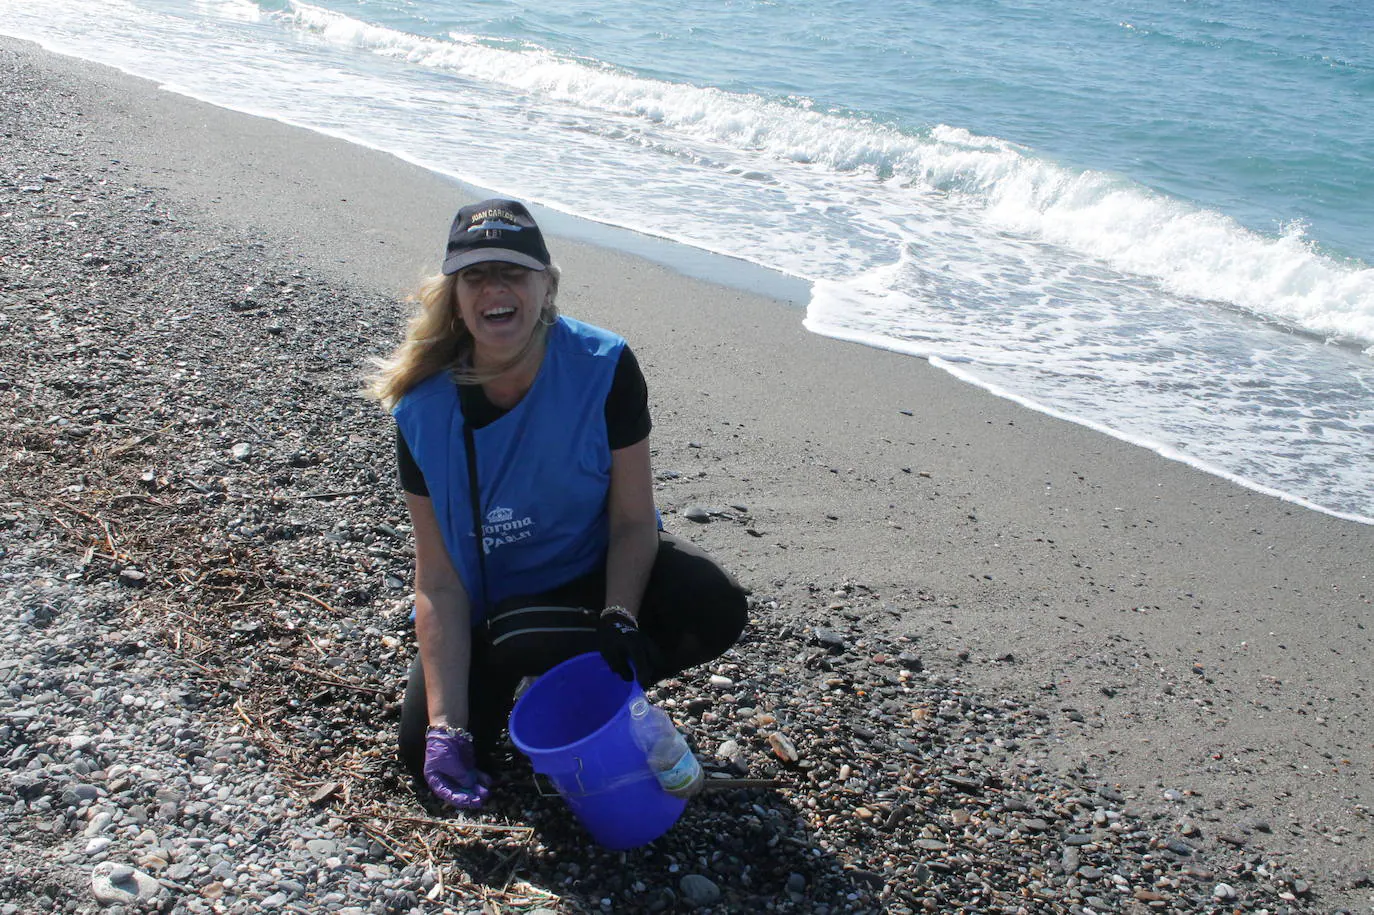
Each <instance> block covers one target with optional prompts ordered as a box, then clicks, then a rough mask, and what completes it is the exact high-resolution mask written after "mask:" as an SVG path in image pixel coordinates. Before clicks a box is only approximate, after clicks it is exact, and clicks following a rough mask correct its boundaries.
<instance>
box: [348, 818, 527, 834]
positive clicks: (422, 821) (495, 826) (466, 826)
mask: <svg viewBox="0 0 1374 915" xmlns="http://www.w3.org/2000/svg"><path fill="white" fill-rule="evenodd" d="M343 819H345V820H348V821H350V822H359V823H361V822H363V821H364V820H368V819H373V820H386V821H388V822H390V823H408V824H411V825H414V826H433V827H435V828H436V829H457V830H472V831H474V832H504V833H508V834H510V835H525V836H530V835H533V834H534V827H533V826H503V825H501V824H499V823H464V822H459V821H457V820H436V819H433V818H431V817H413V816H406V815H405V814H397V813H369V814H346V815H345V816H344V817H343ZM364 826H366V824H364Z"/></svg>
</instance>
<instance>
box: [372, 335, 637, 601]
mask: <svg viewBox="0 0 1374 915" xmlns="http://www.w3.org/2000/svg"><path fill="white" fill-rule="evenodd" d="M624 346H625V341H624V340H623V339H622V338H621V337H619V336H617V335H615V334H613V333H611V332H610V331H606V330H602V329H601V328H599V327H593V326H592V325H590V324H584V323H583V322H581V321H576V320H573V319H572V318H567V317H560V318H559V319H558V321H557V322H556V323H555V324H554V326H553V327H551V328H549V335H548V342H547V346H546V349H545V352H544V361H543V363H542V364H541V365H540V367H539V374H538V375H536V376H535V379H534V384H533V386H531V387H530V389H529V391H528V392H527V393H526V394H525V396H524V398H523V399H521V401H520V402H519V403H518V404H516V405H515V407H514V408H512V409H511V410H510V412H508V413H506V414H505V415H503V416H501V417H500V418H499V419H497V420H495V421H494V422H492V423H490V424H488V425H486V426H483V427H482V428H480V429H473V430H472V432H473V438H474V442H475V445H476V452H477V483H478V488H479V497H480V504H479V505H478V510H479V514H480V517H481V522H482V533H481V538H480V539H481V544H480V546H481V548H482V549H483V550H484V552H485V556H484V561H485V567H486V588H485V600H484V595H483V586H482V575H481V571H480V569H481V566H479V565H478V558H477V550H478V548H479V544H478V538H477V537H476V536H474V531H473V514H472V500H471V495H470V489H469V483H468V461H467V454H466V450H465V446H464V443H463V423H464V419H463V411H462V409H461V407H460V406H459V401H458V386H457V385H456V384H455V383H454V381H453V378H452V376H451V375H450V374H449V373H448V372H439V373H438V374H436V375H432V376H430V377H429V378H427V379H425V380H424V381H422V382H420V384H418V385H416V386H415V387H414V388H412V389H411V390H410V391H408V392H407V393H406V395H405V396H404V397H402V398H401V400H400V401H399V402H398V403H397V404H396V407H395V408H394V409H393V410H392V414H393V415H394V416H395V418H396V422H397V424H398V425H399V426H400V429H401V434H402V435H403V436H404V437H405V441H406V445H407V447H409V448H410V452H411V454H412V455H413V456H414V458H415V463H416V464H417V465H418V466H419V468H420V472H421V473H422V474H424V478H425V485H426V486H427V487H428V488H429V495H430V499H431V501H432V502H433V504H434V514H435V516H436V518H437V519H438V522H439V531H440V533H441V534H442V535H443V538H444V546H445V547H446V548H447V549H448V555H449V558H450V559H451V560H452V561H453V567H454V569H456V570H457V572H458V575H459V577H461V578H462V580H463V586H464V587H465V588H466V589H467V592H468V598H469V600H470V602H471V604H472V623H473V625H476V624H478V623H479V622H481V621H482V620H483V619H484V618H485V617H486V615H487V611H488V609H489V607H488V606H487V601H490V603H491V604H496V603H498V602H500V601H501V600H503V599H505V598H507V597H513V596H515V595H520V594H535V593H538V592H540V591H546V590H548V589H550V588H554V587H557V586H558V585H561V584H565V583H567V582H569V581H571V580H572V579H574V578H577V577H578V576H580V575H584V574H586V573H588V572H591V571H593V570H594V569H596V568H598V567H599V566H600V565H601V564H602V563H604V562H605V558H606V548H607V543H608V539H609V521H608V518H607V514H606V499H607V494H608V492H609V490H610V483H611V450H610V445H609V444H608V443H607V441H606V414H605V404H606V395H607V394H608V393H609V392H610V389H611V382H612V380H613V379H614V377H615V369H616V365H617V363H618V362H619V360H620V351H621V349H623V348H624Z"/></svg>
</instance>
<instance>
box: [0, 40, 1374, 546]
mask: <svg viewBox="0 0 1374 915" xmlns="http://www.w3.org/2000/svg"><path fill="white" fill-rule="evenodd" d="M5 37H6V39H7V40H12V41H28V39H13V38H8V36H5ZM40 47H42V45H41V43H40ZM43 50H44V52H45V53H48V54H54V55H57V56H59V57H63V58H65V59H67V60H69V61H72V62H73V63H74V64H78V65H81V66H88V67H96V68H100V69H108V70H111V71H113V72H117V73H119V74H121V75H122V76H123V77H125V78H127V79H130V80H135V81H137V82H140V83H144V84H147V85H151V86H155V87H156V88H157V91H158V92H159V93H165V94H168V95H172V96H177V97H180V98H182V99H185V100H187V101H189V102H191V103H194V104H195V105H205V106H208V107H210V108H213V109H215V110H218V111H225V112H231V113H233V114H235V115H238V116H241V117H245V118H251V119H253V120H256V121H262V122H266V123H269V124H276V125H278V126H279V127H282V128H285V129H287V130H288V131H305V132H307V133H310V134H314V135H316V136H319V137H320V138H322V139H324V140H328V141H331V142H336V143H342V144H345V145H347V146H348V147H350V148H354V149H357V150H361V151H365V152H367V153H368V154H371V155H373V156H380V157H383V159H384V160H389V161H392V162H396V163H402V164H403V165H404V166H405V167H406V168H407V169H414V170H418V171H419V172H421V173H423V174H424V175H426V176H428V182H427V183H434V182H438V183H441V184H443V185H446V186H448V187H451V188H456V189H457V192H458V194H459V197H458V198H457V199H461V200H479V199H482V198H484V197H488V196H500V195H499V194H498V193H497V192H495V191H492V190H490V189H487V188H483V187H480V186H478V185H474V184H472V183H471V182H469V181H467V180H465V179H463V178H460V177H457V176H455V175H451V174H448V173H445V172H443V171H439V170H436V169H433V168H431V167H429V166H426V165H421V164H419V163H417V162H415V161H413V160H412V159H411V158H410V157H407V156H405V155H404V154H401V153H397V152H393V151H389V150H386V149H383V148H381V147H378V146H373V145H369V144H367V143H364V142H361V141H359V140H356V139H353V138H350V137H346V136H344V135H342V134H340V133H335V132H330V131H327V130H322V129H319V128H313V127H306V126H301V125H297V124H294V123H292V122H290V121H289V120H284V119H281V118H278V117H276V116H273V115H260V114H256V113H253V112H251V111H246V110H242V109H238V108H233V107H226V106H223V105H221V104H218V103H215V102H212V101H208V100H205V99H202V98H200V97H199V96H196V95H194V94H191V93H188V92H184V91H182V90H180V89H176V88H172V87H162V86H158V85H157V83H156V82H155V81H153V80H149V79H147V78H145V77H141V76H138V75H136V74H133V73H130V72H128V71H125V70H122V69H119V68H116V67H112V66H109V65H106V64H100V63H95V62H92V61H89V60H87V59H85V58H82V57H79V56H74V55H68V54H66V53H64V52H61V51H57V50H52V49H48V48H46V47H44V48H43ZM530 206H531V210H532V212H533V213H534V214H535V216H536V218H537V219H538V220H539V221H540V224H541V225H543V226H545V227H546V231H547V233H548V234H550V235H552V236H554V237H559V238H564V239H567V240H569V241H572V242H575V243H576V244H578V245H583V246H587V247H590V248H593V249H600V250H606V251H614V252H615V253H616V254H618V255H620V256H623V257H628V258H632V259H635V258H637V259H642V260H647V261H650V262H652V263H655V264H658V265H660V266H663V267H666V268H668V269H669V270H670V271H671V272H673V273H675V274H680V275H682V276H685V277H689V278H691V279H694V280H698V281H701V282H704V283H707V284H714V285H719V286H725V287H728V288H730V289H734V290H738V291H742V292H745V293H749V294H751V295H755V296H758V297H760V298H763V299H768V300H773V301H782V302H786V303H788V304H789V305H792V306H795V307H796V308H797V311H798V314H799V323H800V324H801V326H803V327H806V325H807V315H806V302H807V300H808V299H809V291H810V287H811V285H812V281H810V280H806V279H803V278H800V277H795V276H791V275H788V274H785V273H782V272H780V271H777V270H775V269H773V268H771V267H767V266H764V265H760V264H757V263H754V262H752V261H748V260H744V259H740V258H735V257H732V256H729V255H727V254H722V253H717V252H713V251H707V250H705V249H702V248H697V247H695V246H692V245H690V244H687V243H685V242H679V241H676V240H673V239H670V238H665V237H661V236H656V235H648V234H643V233H641V232H637V231H635V230H633V229H627V228H622V227H620V226H615V225H608V224H605V223H599V222H596V221H594V220H592V219H589V218H586V217H582V216H579V215H577V214H573V213H568V212H565V211H562V210H557V209H554V208H551V207H549V206H546V205H543V204H530ZM382 243H387V242H385V241H383V242H382ZM421 263H422V261H420V260H418V259H414V260H412V263H411V266H412V268H413V269H414V273H413V274H406V275H401V274H398V275H395V276H392V277H390V278H389V280H388V282H390V283H391V284H392V285H393V287H394V289H393V291H395V292H396V293H397V294H408V292H409V290H410V289H412V288H413V287H414V286H415V284H416V282H417V281H418V279H419V277H420V276H421V275H422V273H423V269H422V268H421V267H420V266H419V265H420V264H421ZM377 266H380V265H377ZM358 278H362V277H361V275H360V276H359V277H358ZM372 278H373V277H372V276H369V277H368V279H372ZM811 332H812V333H815V334H817V335H818V336H824V337H828V338H829V339H832V340H837V341H840V342H847V343H859V344H861V345H863V346H865V347H868V348H871V349H879V350H886V351H889V352H894V353H899V354H902V355H905V356H907V357H908V358H915V359H920V360H922V361H923V362H926V363H927V364H930V365H932V366H934V367H936V368H938V369H940V370H941V371H943V372H945V373H946V374H948V375H950V376H952V377H953V378H955V379H957V380H958V381H960V382H962V383H964V384H968V385H971V386H973V387H975V388H977V389H979V390H980V391H982V392H984V393H986V394H990V395H992V396H995V397H999V398H1002V399H1006V400H1009V401H1011V402H1012V403H1014V404H1016V405H1017V406H1019V407H1021V408H1023V409H1027V410H1031V411H1034V412H1037V413H1041V414H1043V415H1045V416H1048V417H1051V418H1053V419H1056V420H1060V421H1064V422H1069V423H1073V424H1076V425H1080V426H1083V427H1085V428H1087V429H1089V430H1092V431H1093V432H1096V433H1098V434H1102V435H1107V436H1110V437H1112V438H1115V439H1117V440H1119V441H1122V442H1125V443H1127V444H1130V445H1134V446H1136V447H1139V448H1143V449H1145V450H1148V451H1151V452H1154V453H1155V454H1157V455H1159V456H1161V457H1163V458H1165V459H1167V460H1170V461H1176V462H1179V463H1181V464H1183V465H1185V466H1187V467H1189V468H1190V469H1192V470H1195V471H1198V472H1201V473H1204V474H1207V475H1210V476H1214V477H1217V478H1219V479H1221V480H1224V481H1226V482H1228V483H1231V484H1234V485H1237V486H1240V487H1243V488H1245V489H1249V490H1251V491H1253V492H1256V493H1259V494H1261V495H1264V496H1267V497H1272V498H1276V499H1279V500H1280V501H1283V502H1287V503H1289V504H1292V505H1296V506H1299V507H1301V508H1303V509H1305V510H1308V511H1314V512H1317V513H1319V514H1323V515H1327V516H1330V517H1332V518H1336V519H1338V520H1341V521H1349V522H1354V523H1357V524H1362V525H1368V526H1371V527H1374V517H1370V516H1365V515H1361V514H1358V513H1355V512H1349V511H1343V510H1340V509H1336V508H1329V507H1326V506H1323V505H1320V504H1318V503H1316V502H1313V501H1311V500H1309V499H1307V498H1304V497H1302V496H1300V495H1296V494H1290V493H1287V492H1285V491H1283V490H1281V489H1277V488H1274V487H1271V486H1268V485H1266V484H1264V483H1261V482H1258V481H1253V480H1250V479H1248V478H1246V477H1244V476H1242V475H1239V474H1236V473H1233V472H1231V471H1228V470H1226V469H1224V468H1221V467H1214V466H1212V465H1211V464H1209V463H1207V462H1206V461H1205V460H1202V459H1199V458H1194V457H1192V456H1190V455H1188V454H1186V453H1184V452H1181V451H1178V450H1177V449H1175V448H1172V447H1170V446H1168V445H1165V444H1161V443H1158V442H1155V441H1153V440H1150V439H1148V438H1143V437H1136V436H1133V435H1132V434H1131V433H1128V432H1123V431H1119V430H1116V429H1112V428H1111V427H1108V426H1106V425H1104V424H1102V423H1100V422H1097V421H1094V420H1090V419H1087V418H1083V417H1079V416H1076V415H1073V414H1071V413H1067V412H1065V411H1062V410H1059V409H1057V408H1055V407H1052V406H1048V405H1043V404H1040V403H1038V402H1037V401H1035V400H1034V399H1033V398H1031V397H1027V396H1024V395H1021V394H1017V393H1015V392H1012V391H1009V390H1005V389H1003V388H1002V387H1001V386H999V385H998V384H996V383H994V382H990V381H983V380H981V379H978V378H976V377H974V376H972V375H970V374H968V373H966V372H963V371H961V370H960V369H959V368H958V367H957V365H956V364H955V363H950V362H946V361H943V360H941V359H939V358H934V359H932V358H930V357H927V356H923V355H919V354H913V353H911V352H908V351H907V350H904V349H903V347H902V346H901V345H900V344H899V343H897V342H896V341H886V340H884V339H883V338H881V337H877V338H875V337H871V336H869V335H867V334H864V333H862V332H852V333H851V332H844V331H836V332H826V333H823V332H821V331H811ZM1294 332H1295V333H1303V332H1302V331H1301V330H1296V329H1295V330H1294ZM1312 336H1315V335H1312Z"/></svg>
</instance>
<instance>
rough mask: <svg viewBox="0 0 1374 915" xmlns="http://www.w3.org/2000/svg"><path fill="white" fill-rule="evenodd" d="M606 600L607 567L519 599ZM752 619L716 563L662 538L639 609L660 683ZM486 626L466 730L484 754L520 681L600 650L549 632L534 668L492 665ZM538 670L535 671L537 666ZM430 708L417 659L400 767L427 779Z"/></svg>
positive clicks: (717, 650) (471, 677) (476, 633)
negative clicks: (588, 652)
mask: <svg viewBox="0 0 1374 915" xmlns="http://www.w3.org/2000/svg"><path fill="white" fill-rule="evenodd" d="M605 600H606V573H605V570H604V569H603V570H601V571H600V572H595V573H592V574H590V575H586V576H583V577H582V578H578V579H575V580H574V581H571V582H569V583H568V584H566V585H562V586H560V587H558V588H554V589H553V590H552V591H546V592H544V593H542V594H536V595H530V596H528V597H524V598H521V601H522V602H523V605H524V606H558V607H588V608H592V609H600V608H601V607H602V606H603V604H604V603H605ZM747 621H748V602H747V601H746V599H745V595H744V589H743V588H741V587H740V586H739V584H738V583H737V582H736V581H735V579H734V578H733V577H731V575H730V574H729V573H728V572H726V571H725V570H724V569H722V568H721V567H720V566H719V565H717V564H716V562H715V560H713V559H711V557H709V556H707V555H706V554H705V553H703V552H702V551H701V550H699V549H697V548H696V547H695V546H693V545H692V544H691V543H688V542H687V541H685V540H679V539H678V538H676V537H674V536H672V535H671V534H666V533H662V532H660V533H659V540H658V556H657V558H656V559H655V560H654V568H653V571H652V573H651V574H650V576H649V583H648V585H647V586H646V587H645V589H644V599H643V601H642V602H641V604H640V610H639V628H640V631H641V632H643V633H644V634H645V635H646V636H648V637H649V639H650V641H652V643H653V645H654V648H655V649H656V652H657V657H656V658H655V667H654V671H653V676H654V679H655V680H661V679H664V678H666V677H671V676H672V675H674V674H676V673H678V672H680V671H683V670H686V669H687V668H689V667H695V666H696V665H697V664H701V663H702V662H704V661H709V660H711V659H712V658H715V657H719V656H720V655H721V654H722V653H724V652H725V651H726V649H728V648H729V647H730V646H731V645H733V644H735V641H736V640H737V639H738V638H739V636H740V633H741V632H742V631H743V630H744V625H745V623H746V622H747ZM485 634H486V632H485V629H484V628H483V627H482V626H477V627H476V628H474V629H473V632H472V635H473V642H472V664H471V669H470V673H469V674H468V730H469V731H471V732H472V735H473V739H474V741H475V743H476V744H477V750H478V754H479V758H480V757H486V756H487V755H488V754H490V752H491V750H492V749H493V747H494V746H495V745H496V742H497V741H498V740H499V738H500V735H501V729H502V728H504V727H505V725H506V719H507V718H508V717H509V716H510V710H511V706H512V705H513V698H512V697H513V694H514V692H515V688H516V686H517V685H518V684H519V682H520V680H521V678H523V677H527V676H537V675H539V674H542V673H543V672H544V671H545V670H547V669H548V668H549V667H552V666H553V665H554V664H556V663H558V662H560V661H565V660H567V659H568V658H571V657H574V656H575V655H579V654H582V653H583V652H587V651H595V650H596V637H595V633H590V632H589V633H587V634H586V635H585V636H583V635H582V634H580V633H574V634H569V633H565V632H560V633H551V634H550V635H549V636H548V638H549V640H550V642H551V645H550V646H548V647H549V649H550V650H548V651H540V652H538V655H539V657H538V658H537V659H534V660H533V662H532V663H522V662H521V659H518V658H516V659H512V658H509V657H506V656H505V655H504V653H503V655H502V656H501V657H500V658H499V663H493V649H492V646H491V644H490V643H489V642H488V640H487V639H486V638H485ZM535 668H537V669H535ZM428 726H429V706H428V699H427V697H426V694H425V672H424V668H423V666H422V665H421V663H420V657H419V655H418V654H417V655H416V657H415V661H414V662H413V663H412V664H411V666H410V679H409V681H408V682H407V684H406V695H405V701H404V703H403V704H402V706H401V734H400V747H399V751H400V757H401V762H402V763H403V764H404V765H405V767H406V768H407V769H408V770H409V771H410V773H411V774H412V775H414V776H415V777H416V778H420V777H421V775H422V769H423V767H424V754H425V729H426V728H427V727H428Z"/></svg>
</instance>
